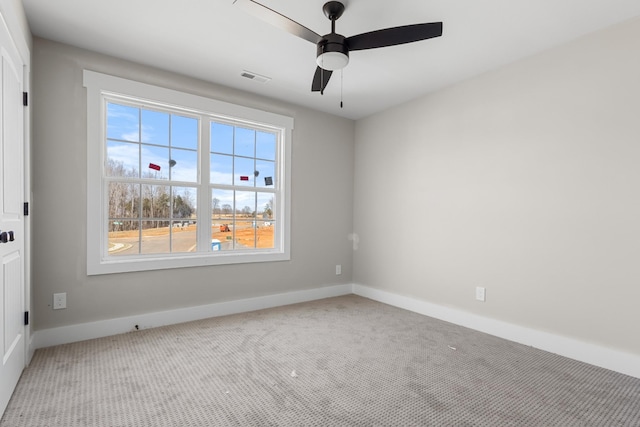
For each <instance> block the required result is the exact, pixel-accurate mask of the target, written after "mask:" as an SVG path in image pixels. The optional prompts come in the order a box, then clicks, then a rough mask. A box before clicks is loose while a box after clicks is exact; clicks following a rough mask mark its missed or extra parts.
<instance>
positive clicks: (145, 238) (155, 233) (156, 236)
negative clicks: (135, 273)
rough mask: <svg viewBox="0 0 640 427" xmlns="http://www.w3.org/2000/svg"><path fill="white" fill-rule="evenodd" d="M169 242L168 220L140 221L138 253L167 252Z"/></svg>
mask: <svg viewBox="0 0 640 427" xmlns="http://www.w3.org/2000/svg"><path fill="white" fill-rule="evenodd" d="M170 244H171V238H170V228H169V221H142V242H141V244H140V253H143V254H161V253H169V251H170Z"/></svg>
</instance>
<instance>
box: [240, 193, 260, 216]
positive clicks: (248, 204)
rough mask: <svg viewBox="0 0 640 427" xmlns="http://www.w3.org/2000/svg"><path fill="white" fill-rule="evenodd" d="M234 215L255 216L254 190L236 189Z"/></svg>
mask: <svg viewBox="0 0 640 427" xmlns="http://www.w3.org/2000/svg"><path fill="white" fill-rule="evenodd" d="M236 217H237V218H251V219H254V218H255V217H256V193H255V192H254V191H236Z"/></svg>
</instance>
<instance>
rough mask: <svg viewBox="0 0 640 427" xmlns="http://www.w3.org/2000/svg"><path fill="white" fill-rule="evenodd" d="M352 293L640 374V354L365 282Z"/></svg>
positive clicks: (617, 369)
mask: <svg viewBox="0 0 640 427" xmlns="http://www.w3.org/2000/svg"><path fill="white" fill-rule="evenodd" d="M353 293H354V294H356V295H360V296H363V297H365V298H369V299H372V300H375V301H379V302H382V303H385V304H389V305H392V306H395V307H399V308H403V309H405V310H409V311H413V312H415V313H419V314H423V315H425V316H429V317H434V318H436V319H440V320H444V321H446V322H450V323H454V324H456V325H460V326H464V327H466V328H469V329H474V330H477V331H480V332H484V333H487V334H490V335H494V336H497V337H500V338H504V339H507V340H510V341H514V342H517V343H520V344H524V345H528V346H531V347H535V348H538V349H540V350H544V351H548V352H550V353H555V354H558V355H560V356H564V357H568V358H570V359H574V360H579V361H581V362H585V363H589V364H591V365H595V366H600V367H602V368H605V369H609V370H612V371H616V372H620V373H622V374H625V375H630V376H632V377H636V378H640V356H638V355H636V354H631V353H626V352H623V351H619V350H613V349H610V348H607V347H603V346H599V345H595V344H591V343H587V342H584V341H579V340H576V339H573V338H568V337H564V336H560V335H556V334H551V333H548V332H542V331H539V330H535V329H530V328H526V327H523V326H518V325H514V324H512V323H507V322H503V321H500V320H495V319H490V318H488V317H483V316H478V315H476V314H472V313H468V312H465V311H462V310H456V309H453V308H449V307H444V306H440V305H437V304H432V303H428V302H426V301H420V300H417V299H414V298H409V297H405V296H402V295H398V294H394V293H391V292H386V291H381V290H378V289H374V288H370V287H367V286H362V285H357V284H354V285H353Z"/></svg>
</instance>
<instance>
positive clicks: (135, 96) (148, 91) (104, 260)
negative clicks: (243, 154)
mask: <svg viewBox="0 0 640 427" xmlns="http://www.w3.org/2000/svg"><path fill="white" fill-rule="evenodd" d="M83 85H84V87H86V89H87V275H99V274H110V273H123V272H133V271H147V270H160V269H170V268H183V267H197V266H210V265H225V264H240V263H254V262H273V261H288V260H290V259H291V253H290V252H291V250H290V247H291V244H290V241H291V138H292V131H293V125H294V120H293V118H292V117H288V116H283V115H280V114H276V113H271V112H268V111H262V110H258V109H254V108H249V107H245V106H241V105H236V104H231V103H227V102H223V101H219V100H216V99H212V98H206V97H202V96H199V95H193V94H189V93H185V92H180V91H176V90H172V89H167V88H163V87H159V86H154V85H150V84H146V83H141V82H137V81H133V80H128V79H124V78H120V77H115V76H110V75H107V74H102V73H98V72H95V71H90V70H84V71H83ZM109 96H114V97H117V98H119V99H127V98H128V99H130V100H132V101H134V102H135V101H136V100H137V101H142V102H145V103H150V104H154V103H156V104H160V105H168V106H171V107H172V108H177V109H184V110H185V111H197V112H200V113H202V114H207V115H210V116H211V117H215V118H220V119H223V120H224V119H226V120H231V121H234V122H238V121H240V122H242V121H245V122H247V123H248V124H250V125H258V126H264V127H266V128H271V129H278V130H279V131H281V132H282V137H283V139H284V140H283V143H282V149H281V150H280V151H279V153H278V155H279V158H278V162H279V164H280V167H279V171H278V173H279V175H278V180H279V182H280V186H281V190H280V193H279V197H277V198H276V199H277V202H276V203H277V210H276V212H277V216H278V217H277V219H276V220H277V221H278V222H279V223H280V227H281V233H280V236H279V237H280V241H279V242H278V243H279V248H278V243H276V245H275V246H276V248H278V249H274V250H265V249H260V250H258V251H251V250H244V251H241V252H236V251H224V252H218V251H216V252H215V253H212V252H196V253H188V254H185V253H172V254H149V255H140V256H137V257H127V258H122V259H120V258H118V259H114V257H108V256H107V255H106V254H105V250H106V248H107V242H106V241H105V239H106V234H105V232H104V230H105V227H106V225H105V224H106V215H107V209H106V208H105V206H106V205H105V203H106V192H107V189H106V186H105V184H104V183H103V180H102V177H103V173H104V171H103V169H104V164H105V152H106V150H105V147H104V144H105V128H106V126H105V125H106V123H105V121H106V112H105V110H104V109H105V105H106V102H105V97H109ZM112 99H113V98H112ZM204 127H206V126H204V124H202V123H201V126H200V128H201V134H200V138H201V141H203V142H202V143H201V146H200V147H199V154H200V156H204V155H205V154H206V153H207V152H208V151H207V150H206V149H205V148H204V147H203V145H206V144H207V142H208V140H207V141H206V142H205V141H204V139H203V138H202V137H203V131H202V129H203V128H204ZM207 135H208V132H207ZM201 169H202V168H201ZM207 175H208V174H207ZM204 186H206V187H209V184H208V182H204V181H203V180H202V176H201V178H200V184H199V188H204ZM208 198H209V196H206V197H204V198H203V197H202V196H200V195H199V198H198V203H203V202H205V203H206V201H207V200H208ZM198 219H199V222H201V223H206V221H202V220H201V219H200V218H198ZM207 227H208V226H207ZM199 235H203V233H199ZM274 237H275V238H276V239H277V238H278V235H276V236H274Z"/></svg>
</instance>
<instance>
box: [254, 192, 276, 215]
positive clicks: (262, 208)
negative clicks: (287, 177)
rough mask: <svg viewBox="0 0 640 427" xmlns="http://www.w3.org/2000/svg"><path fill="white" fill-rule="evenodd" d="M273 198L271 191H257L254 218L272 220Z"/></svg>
mask: <svg viewBox="0 0 640 427" xmlns="http://www.w3.org/2000/svg"><path fill="white" fill-rule="evenodd" d="M274 200H275V196H274V194H273V193H258V195H257V212H256V218H258V219H263V220H265V221H269V222H273V218H274V214H275V213H274V212H273V207H274V203H273V202H274Z"/></svg>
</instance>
